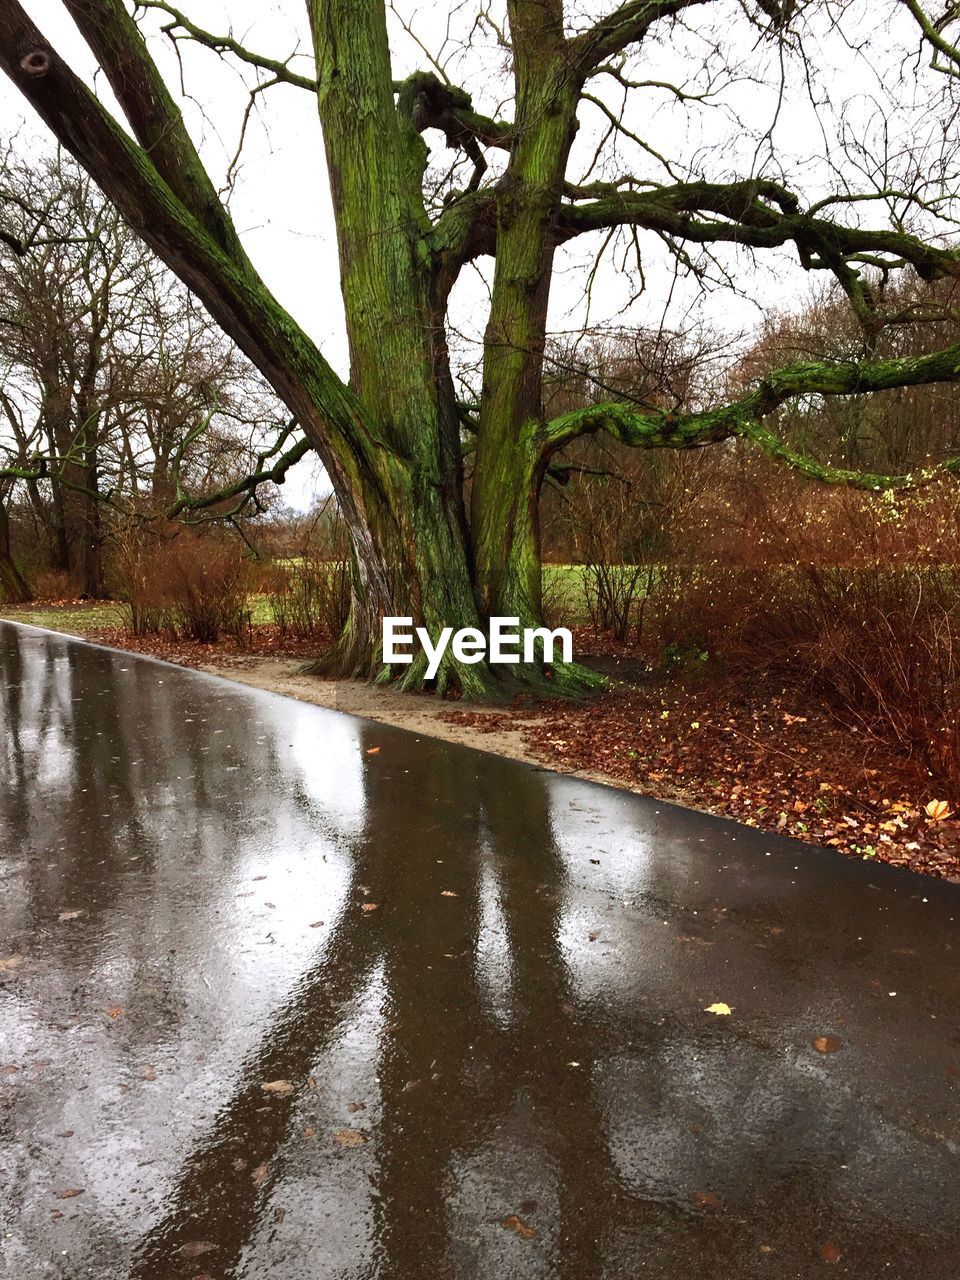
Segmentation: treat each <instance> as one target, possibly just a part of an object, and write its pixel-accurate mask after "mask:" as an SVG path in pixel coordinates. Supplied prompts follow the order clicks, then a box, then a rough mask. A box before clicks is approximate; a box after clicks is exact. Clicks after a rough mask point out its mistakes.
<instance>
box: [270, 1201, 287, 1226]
mask: <svg viewBox="0 0 960 1280" xmlns="http://www.w3.org/2000/svg"><path fill="white" fill-rule="evenodd" d="M286 1216H287V1211H286V1209H281V1208H280V1206H279V1205H278V1206H277V1207H276V1209H274V1211H273V1220H274V1222H282V1221H283V1220H284V1218H285V1217H286Z"/></svg>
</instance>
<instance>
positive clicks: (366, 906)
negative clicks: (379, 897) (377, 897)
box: [360, 902, 380, 911]
mask: <svg viewBox="0 0 960 1280" xmlns="http://www.w3.org/2000/svg"><path fill="white" fill-rule="evenodd" d="M379 905H380V903H379V902H361V903H360V910H361V911H376V909H377V908H378V907H379Z"/></svg>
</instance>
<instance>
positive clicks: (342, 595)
mask: <svg viewBox="0 0 960 1280" xmlns="http://www.w3.org/2000/svg"><path fill="white" fill-rule="evenodd" d="M266 593H267V595H268V597H269V600H270V608H271V611H272V613H273V620H274V622H275V623H276V624H277V627H278V628H279V630H280V632H281V634H282V635H292V636H296V637H297V638H298V639H301V640H304V639H308V638H311V637H314V636H323V637H325V638H328V639H331V638H333V637H334V636H338V635H339V634H340V632H341V631H342V630H343V628H344V626H345V624H346V621H347V614H348V613H349V612H350V565H349V563H348V561H347V560H346V559H345V558H336V559H329V558H327V556H326V554H325V552H324V551H322V550H320V549H319V548H317V547H307V548H306V549H305V550H304V551H303V552H302V553H301V554H300V555H299V556H296V557H294V558H293V559H291V560H289V561H288V562H286V563H285V564H278V565H275V566H273V569H272V572H271V578H270V581H269V582H268V584H267V585H266Z"/></svg>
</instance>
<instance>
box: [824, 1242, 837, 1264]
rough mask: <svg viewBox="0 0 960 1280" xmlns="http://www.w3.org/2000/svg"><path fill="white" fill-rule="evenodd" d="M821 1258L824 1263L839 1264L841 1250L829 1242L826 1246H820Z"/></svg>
mask: <svg viewBox="0 0 960 1280" xmlns="http://www.w3.org/2000/svg"><path fill="white" fill-rule="evenodd" d="M820 1257H821V1258H822V1259H823V1260H824V1262H839V1261H840V1250H839V1249H838V1248H837V1246H836V1245H835V1244H831V1243H830V1241H829V1240H828V1241H827V1243H826V1244H822V1245H821V1246H820Z"/></svg>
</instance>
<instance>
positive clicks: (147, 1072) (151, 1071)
mask: <svg viewBox="0 0 960 1280" xmlns="http://www.w3.org/2000/svg"><path fill="white" fill-rule="evenodd" d="M156 1078H157V1070H156V1067H144V1068H143V1070H142V1071H141V1072H140V1079H141V1080H156Z"/></svg>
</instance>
